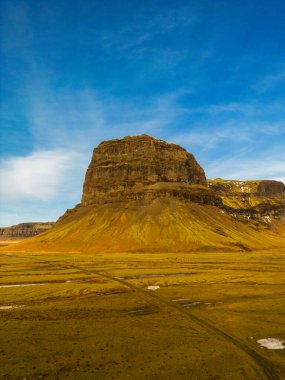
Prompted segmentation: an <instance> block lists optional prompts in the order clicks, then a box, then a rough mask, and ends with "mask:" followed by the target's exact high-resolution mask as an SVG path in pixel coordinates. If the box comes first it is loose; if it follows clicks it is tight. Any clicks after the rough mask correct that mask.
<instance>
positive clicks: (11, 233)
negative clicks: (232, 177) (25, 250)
mask: <svg viewBox="0 0 285 380" xmlns="http://www.w3.org/2000/svg"><path fill="white" fill-rule="evenodd" d="M53 225H54V223H53V222H44V223H40V222H37V223H20V224H17V225H15V226H11V227H4V228H0V240H18V239H25V238H28V237H32V236H35V235H38V234H40V233H42V232H45V231H47V230H49V229H51V228H52V226H53Z"/></svg>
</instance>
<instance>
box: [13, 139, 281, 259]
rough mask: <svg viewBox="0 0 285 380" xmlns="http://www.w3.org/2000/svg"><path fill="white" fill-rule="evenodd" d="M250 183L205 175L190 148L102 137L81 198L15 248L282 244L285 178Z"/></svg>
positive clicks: (87, 249) (145, 248) (151, 248)
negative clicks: (45, 228)
mask: <svg viewBox="0 0 285 380" xmlns="http://www.w3.org/2000/svg"><path fill="white" fill-rule="evenodd" d="M245 182H246V181H227V180H222V179H216V180H208V181H207V179H206V176H205V173H204V170H203V168H202V167H201V166H200V165H199V164H198V162H197V161H196V159H195V157H194V156H193V155H192V154H191V153H189V152H187V151H186V150H185V149H184V148H181V147H180V146H179V145H176V144H169V143H167V142H165V141H163V140H158V139H155V138H153V137H150V136H147V135H139V136H127V137H125V138H122V139H115V140H109V141H104V142H102V143H101V144H99V145H98V147H97V148H95V149H94V151H93V155H92V158H91V162H90V164H89V167H88V169H87V172H86V176H85V180H84V185H83V194H82V202H81V203H80V204H78V205H77V206H75V207H74V208H73V209H70V210H67V211H66V213H65V214H64V215H63V216H61V217H60V218H59V219H58V221H57V222H56V224H55V226H54V227H53V229H52V230H51V231H48V232H45V233H43V234H40V235H38V236H36V237H34V238H31V239H27V240H25V241H24V242H22V243H19V244H17V245H14V246H13V249H15V250H24V251H31V252H32V251H45V252H55V251H58V252H64V251H76V252H81V251H84V252H122V251H138V252H140V251H148V252H152V251H171V252H179V251H185V252H186V251H187V252H188V251H189V252H190V251H193V250H202V251H203V250H216V249H219V250H227V251H229V250H242V251H247V250H251V249H256V248H258V249H262V248H270V247H280V246H284V244H285V225H284V221H283V216H284V211H285V190H284V188H283V186H284V184H282V183H279V182H277V181H262V180H260V181H251V182H250V181H247V183H246V184H245ZM282 185H283V186H282ZM256 189H257V190H256ZM241 205H242V207H241Z"/></svg>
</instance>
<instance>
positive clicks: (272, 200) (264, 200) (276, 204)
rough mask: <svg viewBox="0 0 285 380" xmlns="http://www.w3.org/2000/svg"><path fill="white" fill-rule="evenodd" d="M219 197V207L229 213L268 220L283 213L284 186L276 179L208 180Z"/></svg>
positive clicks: (284, 206) (284, 202) (277, 217)
mask: <svg viewBox="0 0 285 380" xmlns="http://www.w3.org/2000/svg"><path fill="white" fill-rule="evenodd" d="M208 185H209V187H210V188H211V189H212V190H213V191H214V192H215V194H216V195H218V196H219V197H220V198H221V201H222V206H221V207H222V208H223V209H224V210H225V211H227V212H228V213H229V214H231V215H233V216H239V217H244V218H247V219H250V218H252V219H256V220H262V221H264V222H266V223H271V222H272V220H273V219H280V218H282V216H283V215H284V213H285V185H284V183H282V182H279V181H271V180H257V181H236V180H224V179H221V178H217V179H214V180H208Z"/></svg>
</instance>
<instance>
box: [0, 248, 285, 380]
mask: <svg viewBox="0 0 285 380" xmlns="http://www.w3.org/2000/svg"><path fill="white" fill-rule="evenodd" d="M284 253H285V249H271V250H260V251H251V252H215V253H210V252H200V253H199V252H196V253H118V254H116V253H108V254H107V253H105V254H98V253H97V254H90V253H89V254H84V253H81V254H79V253H76V254H72V253H69V254H62V253H61V254H36V253H33V254H28V253H4V252H1V254H0V264H1V277H0V318H1V340H2V343H1V347H0V350H1V363H0V368H1V370H0V371H1V378H3V379H24V378H26V379H74V380H77V379H100V380H101V379H106V380H107V379H108V380H109V379H122V380H123V379H145V378H148V379H163V380H165V379H171V380H172V379H178V380H179V379H181V380H182V379H183V380H184V379H197V380H198V379H199V380H200V379H205V380H206V379H207V380H209V379H224V380H229V379H232V380H239V379H240V380H241V379H250V380H251V379H256V380H260V379H283V378H285V350H269V349H267V348H262V347H261V346H260V345H259V344H258V342H257V341H258V340H259V339H262V338H269V337H272V338H279V339H281V340H285V324H284V320H285V286H284V285H285V276H284V271H285V266H284V261H285V255H284ZM7 285H8V286H7ZM12 285H25V286H12ZM148 286H159V288H157V290H155V291H154V290H149V289H148ZM12 307H14V308H12Z"/></svg>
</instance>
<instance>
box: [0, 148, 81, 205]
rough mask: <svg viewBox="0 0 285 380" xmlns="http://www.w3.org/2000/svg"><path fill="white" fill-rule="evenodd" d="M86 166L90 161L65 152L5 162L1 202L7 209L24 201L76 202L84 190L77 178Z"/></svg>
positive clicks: (0, 172) (1, 170)
mask: <svg viewBox="0 0 285 380" xmlns="http://www.w3.org/2000/svg"><path fill="white" fill-rule="evenodd" d="M87 162H88V159H87V157H84V156H82V155H80V154H78V153H74V152H70V151H63V150H58V151H37V152H33V153H31V154H30V155H27V156H24V157H10V158H7V159H4V160H3V161H2V163H1V166H0V183H1V185H0V194H1V201H2V203H3V204H4V205H5V204H6V203H11V202H21V201H24V200H41V201H42V202H47V201H50V200H52V199H56V197H62V198H63V197H64V198H69V199H70V198H73V197H74V195H75V193H77V195H78V190H79V188H80V187H81V184H80V183H79V184H78V183H77V181H78V174H80V175H81V172H82V169H83V168H86V164H87ZM74 185H75V186H74Z"/></svg>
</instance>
